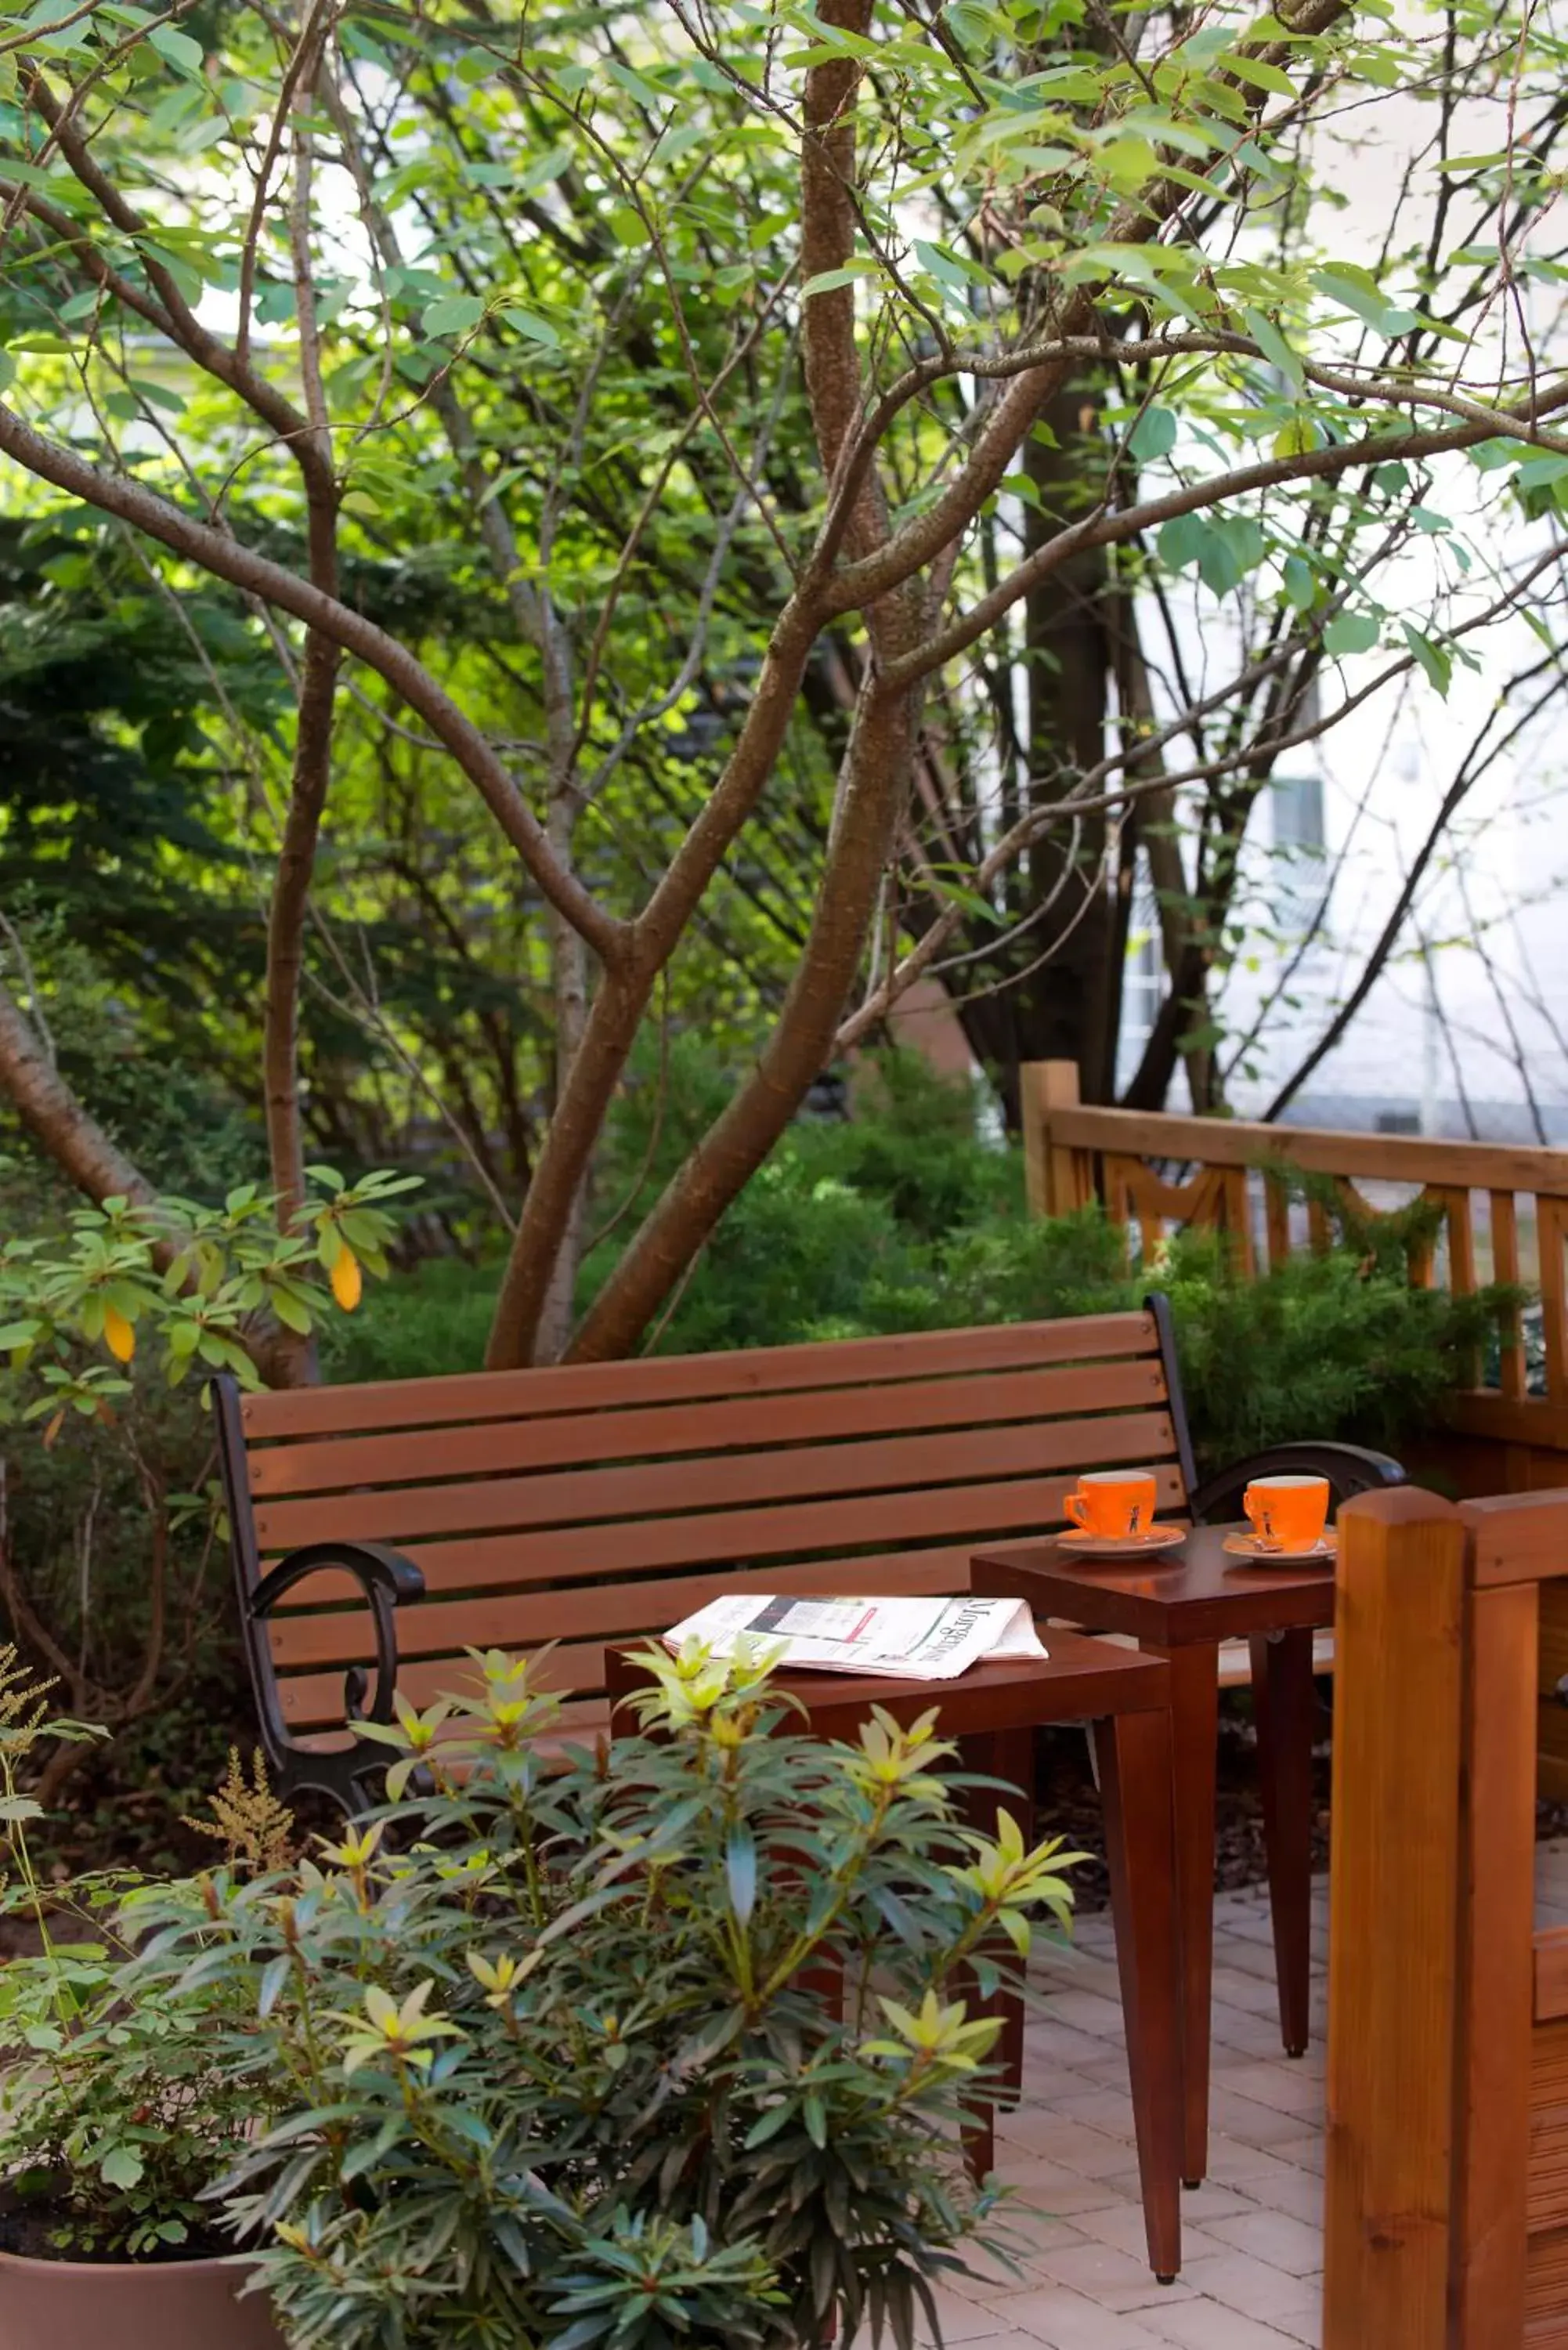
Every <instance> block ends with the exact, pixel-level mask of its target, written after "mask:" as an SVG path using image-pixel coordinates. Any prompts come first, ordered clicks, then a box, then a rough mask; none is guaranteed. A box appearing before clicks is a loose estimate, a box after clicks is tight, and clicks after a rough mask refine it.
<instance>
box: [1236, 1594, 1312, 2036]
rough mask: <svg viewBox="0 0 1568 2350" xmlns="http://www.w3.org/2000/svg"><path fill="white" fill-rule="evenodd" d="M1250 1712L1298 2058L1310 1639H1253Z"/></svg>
mask: <svg viewBox="0 0 1568 2350" xmlns="http://www.w3.org/2000/svg"><path fill="white" fill-rule="evenodd" d="M1251 1650H1252V1710H1253V1713H1254V1716H1255V1718H1256V1721H1257V1725H1258V1779H1259V1792H1260V1794H1261V1795H1262V1805H1263V1841H1264V1846H1265V1848H1266V1850H1267V1853H1268V1861H1269V1908H1270V1911H1271V1913H1272V1918H1273V1927H1274V1972H1275V1974H1276V1976H1277V1978H1278V1981H1279V1987H1280V2034H1281V2037H1282V2040H1283V2041H1284V2043H1285V2054H1286V2055H1287V2056H1304V2055H1305V2054H1306V2046H1307V2037H1308V2031H1309V2026H1308V2022H1307V2017H1308V2012H1309V2009H1310V2005H1311V1993H1312V1733H1313V1712H1314V1707H1315V1705H1316V1703H1317V1698H1316V1692H1315V1691H1314V1688H1313V1678H1312V1634H1311V1633H1310V1632H1299V1631H1298V1632H1284V1633H1281V1634H1279V1635H1278V1636H1276V1637H1275V1638H1272V1639H1269V1638H1262V1637H1254V1638H1253V1640H1252V1643H1251Z"/></svg>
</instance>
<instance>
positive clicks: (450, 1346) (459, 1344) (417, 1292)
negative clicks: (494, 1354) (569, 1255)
mask: <svg viewBox="0 0 1568 2350" xmlns="http://www.w3.org/2000/svg"><path fill="white" fill-rule="evenodd" d="M500 1285H501V1268H500V1266H499V1264H497V1263H487V1264H472V1263H469V1262H468V1260H467V1259H466V1258H464V1257H458V1256H436V1257H424V1258H421V1261H420V1262H419V1263H417V1264H414V1265H410V1267H409V1269H408V1270H407V1272H400V1273H397V1274H394V1276H393V1278H392V1279H391V1280H390V1281H386V1282H379V1283H378V1284H376V1286H375V1287H374V1288H373V1289H369V1290H367V1291H366V1293H365V1296H364V1299H363V1301H362V1303H361V1305H360V1307H359V1310H358V1313H357V1314H355V1315H352V1316H349V1315H338V1316H336V1317H335V1318H334V1319H333V1320H332V1321H330V1322H328V1323H327V1324H326V1325H324V1326H323V1328H322V1331H321V1334H320V1342H319V1355H320V1363H321V1376H322V1378H324V1379H330V1380H334V1381H341V1382H343V1383H345V1384H354V1383H357V1382H358V1381H360V1380H364V1379H424V1378H437V1377H439V1376H440V1374H441V1372H443V1371H472V1370H477V1369H478V1367H479V1366H480V1364H481V1363H483V1360H484V1342H485V1340H486V1338H487V1337H488V1336H489V1335H490V1317H491V1315H492V1314H493V1311H494V1308H495V1293H496V1291H497V1289H498V1288H499V1287H500Z"/></svg>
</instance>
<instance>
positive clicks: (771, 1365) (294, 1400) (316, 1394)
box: [240, 1314, 1158, 1444]
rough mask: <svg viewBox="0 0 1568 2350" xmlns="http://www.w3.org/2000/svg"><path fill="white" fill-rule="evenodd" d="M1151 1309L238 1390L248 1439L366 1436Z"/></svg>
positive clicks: (757, 1388)
mask: <svg viewBox="0 0 1568 2350" xmlns="http://www.w3.org/2000/svg"><path fill="white" fill-rule="evenodd" d="M1157 1347H1158V1337H1157V1334H1156V1331H1155V1327H1154V1320H1153V1316H1152V1315H1148V1314H1096V1315H1085V1316H1084V1317H1083V1318H1082V1319H1080V1320H1077V1321H1068V1322H1012V1323H1002V1324H1000V1325H998V1326H996V1327H994V1328H989V1329H983V1330H921V1331H916V1332H914V1333H912V1334H910V1335H909V1336H900V1337H897V1338H846V1339H841V1340H836V1341H835V1342H833V1343H832V1344H830V1345H826V1346H822V1345H815V1344H813V1345H809V1346H797V1347H746V1348H745V1349H743V1350H742V1351H740V1352H737V1353H733V1354H721V1355H652V1356H647V1357H642V1358H640V1359H639V1360H638V1361H637V1362H632V1363H566V1364H563V1365H562V1366H561V1367H559V1368H558V1369H555V1370H530V1371H472V1372H461V1373H459V1374H457V1375H456V1376H452V1377H447V1378H434V1379H384V1380H377V1381H373V1382H370V1383H368V1384H367V1385H364V1386H361V1387H343V1388H283V1389H280V1390H279V1391H278V1392H277V1393H275V1394H266V1395H247V1396H245V1397H244V1398H243V1399H242V1401H241V1405H240V1414H241V1419H242V1423H243V1425H244V1432H245V1440H246V1442H247V1444H254V1443H258V1442H262V1441H265V1440H270V1439H276V1438H283V1437H306V1438H309V1437H322V1436H338V1435H363V1434H365V1433H366V1432H367V1431H369V1430H377V1431H379V1430H387V1429H397V1428H440V1427H450V1426H462V1427H473V1426H477V1425H478V1424H479V1423H480V1422H481V1421H483V1420H489V1419H503V1420H505V1419H535V1418H537V1417H540V1416H542V1415H543V1414H545V1413H550V1412H570V1411H602V1410H605V1409H609V1408H611V1407H613V1406H617V1405H625V1404H639V1403H647V1402H656V1403H679V1402H696V1401H700V1400H707V1399H712V1398H714V1397H728V1396H738V1395H773V1394H778V1393H783V1392H786V1391H787V1390H789V1389H791V1388H831V1387H843V1388H857V1387H860V1386H862V1385H867V1384H869V1383H872V1382H879V1381H881V1380H884V1379H912V1378H935V1377H939V1376H940V1375H942V1374H943V1373H958V1372H966V1371H994V1370H1008V1369H1013V1368H1016V1367H1019V1366H1020V1365H1023V1364H1029V1363H1071V1362H1093V1361H1099V1360H1103V1359H1105V1358H1107V1357H1112V1356H1116V1355H1151V1354H1154V1353H1155V1352H1156V1350H1157Z"/></svg>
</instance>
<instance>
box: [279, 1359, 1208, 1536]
mask: <svg viewBox="0 0 1568 2350" xmlns="http://www.w3.org/2000/svg"><path fill="white" fill-rule="evenodd" d="M1165 1400H1166V1392H1165V1372H1164V1368H1163V1367H1162V1365H1161V1364H1160V1361H1159V1358H1158V1356H1155V1357H1143V1358H1142V1359H1138V1358H1128V1359H1125V1360H1118V1361H1114V1362H1111V1363H1106V1364H1073V1365H1065V1366H1056V1367H1039V1366H1035V1365H1031V1366H1030V1367H1028V1368H1027V1369H1024V1370H1020V1371H1003V1372H992V1373H975V1374H971V1375H969V1376H968V1377H960V1378H933V1379H900V1380H898V1382H896V1383H895V1384H890V1385H883V1386H880V1387H862V1388H850V1389H848V1390H847V1391H846V1390H845V1389H844V1388H823V1389H817V1390H810V1389H803V1390H800V1391H799V1392H796V1393H792V1394H787V1395H783V1396H774V1397H767V1398H758V1397H752V1396H743V1397H733V1396H726V1397H724V1398H723V1399H722V1400H720V1401H718V1402H714V1403H699V1404H672V1403H660V1404H657V1405H655V1404H645V1405H642V1406H639V1407H638V1408H637V1409H628V1410H623V1411H603V1412H581V1413H576V1414H570V1415H567V1414H559V1413H557V1414H551V1415H547V1416H539V1417H530V1418H528V1419H512V1420H486V1421H484V1422H483V1423H481V1424H480V1425H479V1426H477V1427H469V1428H441V1429H421V1430H405V1431H402V1432H400V1433H399V1434H396V1435H392V1436H348V1437H343V1436H338V1437H329V1438H327V1440H325V1441H323V1442H320V1443H311V1442H308V1441H300V1442H297V1443H291V1444H277V1445H272V1446H270V1447H258V1448H257V1449H256V1450H255V1451H253V1452H252V1454H251V1456H250V1469H251V1491H252V1492H253V1493H254V1495H255V1496H256V1499H257V1501H258V1502H265V1501H271V1500H275V1499H282V1498H285V1497H289V1498H294V1497H298V1496H301V1495H304V1494H307V1493H327V1492H344V1491H345V1490H348V1489H350V1488H353V1487H356V1486H361V1485H391V1484H401V1485H412V1484H420V1483H424V1482H434V1481H435V1480H437V1479H442V1478H465V1477H483V1476H496V1475H499V1474H502V1473H504V1472H505V1471H517V1470H524V1469H534V1468H549V1469H563V1468H566V1467H567V1466H569V1465H570V1464H571V1463H573V1462H575V1461H582V1462H594V1463H603V1462H610V1461H646V1460H650V1459H658V1458H660V1457H666V1458H667V1457H669V1456H670V1455H672V1454H687V1453H706V1452H725V1451H736V1450H739V1449H742V1448H744V1449H746V1450H748V1451H754V1450H765V1449H767V1448H771V1447H775V1446H780V1445H784V1444H801V1443H805V1442H807V1441H809V1440H812V1439H814V1438H815V1439H823V1438H849V1437H855V1436H874V1435H877V1434H879V1433H894V1432H898V1433H902V1434H911V1433H913V1432H914V1431H915V1430H919V1429H938V1428H967V1427H986V1426H997V1425H1000V1424H1002V1422H1004V1421H1008V1420H1023V1419H1060V1418H1062V1417H1063V1415H1064V1414H1065V1413H1067V1412H1072V1413H1074V1414H1075V1415H1076V1414H1081V1413H1086V1412H1096V1411H1113V1410H1132V1409H1145V1410H1147V1409H1149V1408H1150V1407H1151V1406H1154V1405H1158V1404H1161V1403H1163V1402H1165Z"/></svg>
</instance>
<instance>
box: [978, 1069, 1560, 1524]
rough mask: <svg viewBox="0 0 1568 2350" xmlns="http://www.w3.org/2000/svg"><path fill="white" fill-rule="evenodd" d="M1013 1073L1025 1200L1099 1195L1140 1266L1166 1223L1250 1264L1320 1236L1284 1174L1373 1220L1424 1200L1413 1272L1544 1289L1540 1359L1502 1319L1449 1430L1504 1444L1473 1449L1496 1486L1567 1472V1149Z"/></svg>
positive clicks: (1456, 1284) (1056, 1072)
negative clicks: (1105, 1092)
mask: <svg viewBox="0 0 1568 2350" xmlns="http://www.w3.org/2000/svg"><path fill="white" fill-rule="evenodd" d="M1022 1077H1023V1132H1024V1142H1025V1149H1026V1155H1027V1162H1028V1170H1029V1197H1030V1204H1031V1205H1032V1207H1033V1209H1034V1210H1035V1211H1036V1212H1037V1213H1039V1214H1042V1215H1059V1214H1064V1213H1066V1212H1067V1211H1070V1210H1072V1209H1075V1208H1082V1207H1084V1206H1086V1205H1087V1204H1088V1202H1089V1201H1092V1200H1096V1199H1097V1200H1099V1201H1102V1202H1103V1203H1104V1205H1105V1208H1106V1212H1107V1214H1108V1215H1110V1216H1111V1217H1112V1218H1113V1219H1114V1220H1115V1221H1116V1222H1117V1223H1119V1224H1122V1225H1124V1226H1125V1227H1126V1228H1127V1233H1128V1241H1129V1250H1132V1249H1136V1250H1137V1252H1138V1253H1140V1255H1141V1257H1142V1260H1143V1261H1144V1262H1146V1263H1147V1262H1149V1261H1150V1259H1151V1258H1152V1255H1153V1253H1154V1250H1155V1248H1156V1246H1157V1245H1158V1242H1159V1240H1160V1239H1161V1237H1162V1236H1163V1235H1164V1234H1165V1233H1167V1232H1170V1231H1172V1230H1174V1229H1179V1228H1188V1227H1191V1228H1195V1229H1199V1230H1212V1231H1217V1232H1222V1233H1224V1234H1226V1235H1228V1236H1229V1238H1230V1240H1231V1244H1232V1246H1233V1248H1234V1251H1235V1254H1236V1258H1237V1262H1238V1263H1239V1264H1240V1265H1241V1268H1242V1269H1243V1270H1245V1271H1247V1272H1249V1273H1251V1272H1255V1271H1256V1270H1257V1269H1258V1268H1259V1267H1260V1266H1262V1265H1272V1264H1277V1263H1279V1262H1280V1261H1281V1259H1282V1257H1284V1256H1286V1255H1288V1254H1289V1253H1291V1252H1292V1251H1293V1250H1294V1249H1299V1248H1310V1247H1314V1246H1315V1247H1322V1246H1323V1245H1324V1243H1325V1242H1326V1239H1327V1236H1328V1229H1329V1220H1328V1216H1327V1214H1326V1211H1324V1208H1323V1206H1322V1205H1321V1204H1320V1203H1318V1202H1315V1201H1314V1202H1311V1203H1308V1202H1306V1201H1300V1200H1293V1198H1292V1196H1291V1190H1290V1186H1289V1184H1288V1182H1287V1181H1286V1180H1284V1173H1283V1170H1300V1171H1301V1172H1302V1173H1303V1174H1309V1175H1318V1176H1326V1177H1328V1178H1330V1179H1331V1180H1332V1181H1333V1183H1334V1187H1335V1189H1336V1190H1337V1191H1338V1192H1339V1194H1340V1196H1341V1197H1342V1198H1343V1199H1345V1201H1347V1202H1349V1203H1351V1204H1353V1205H1354V1206H1355V1208H1356V1209H1357V1210H1358V1211H1360V1212H1361V1213H1364V1214H1366V1215H1368V1216H1374V1217H1375V1216H1376V1215H1378V1214H1380V1213H1386V1212H1388V1211H1390V1210H1391V1209H1393V1208H1395V1207H1397V1206H1398V1205H1402V1204H1403V1203H1404V1200H1407V1199H1410V1198H1414V1197H1417V1196H1420V1197H1422V1198H1424V1199H1426V1200H1428V1201H1430V1202H1431V1203H1432V1204H1433V1206H1434V1207H1435V1208H1436V1209H1437V1211H1438V1225H1437V1233H1436V1238H1435V1240H1434V1241H1433V1242H1432V1243H1430V1244H1428V1245H1427V1246H1425V1247H1423V1248H1417V1249H1413V1250H1412V1252H1411V1255H1410V1278H1411V1280H1412V1281H1413V1282H1416V1283H1418V1284H1422V1285H1423V1286H1427V1285H1430V1284H1433V1283H1436V1284H1438V1285H1440V1286H1443V1287H1447V1288H1449V1289H1452V1290H1453V1291H1455V1292H1456V1293H1459V1294H1462V1295H1469V1294H1470V1293H1472V1292H1473V1291H1474V1290H1475V1289H1476V1287H1477V1286H1478V1284H1485V1283H1487V1282H1490V1281H1494V1280H1495V1281H1499V1282H1506V1283H1510V1284H1523V1285H1525V1286H1527V1287H1531V1288H1535V1289H1538V1290H1539V1292H1540V1296H1541V1316H1540V1328H1541V1347H1540V1351H1539V1355H1538V1357H1536V1359H1534V1360H1533V1361H1532V1359H1531V1358H1530V1357H1529V1355H1528V1354H1527V1349H1526V1346H1525V1343H1524V1332H1523V1330H1522V1328H1521V1324H1520V1319H1519V1317H1518V1315H1515V1314H1511V1313H1508V1314H1503V1315H1500V1324H1501V1326H1500V1329H1499V1333H1498V1347H1497V1358H1496V1363H1495V1366H1493V1365H1478V1367H1477V1373H1478V1377H1477V1384H1476V1385H1475V1386H1474V1387H1473V1388H1470V1389H1469V1390H1468V1391H1467V1392H1465V1393H1464V1394H1462V1395H1461V1396H1460V1397H1459V1398H1458V1399H1456V1401H1455V1404H1454V1406H1453V1409H1452V1412H1451V1426H1452V1428H1453V1429H1454V1430H1455V1431H1457V1432H1458V1433H1459V1434H1460V1435H1463V1436H1467V1437H1469V1438H1472V1439H1475V1440H1480V1442H1481V1443H1482V1444H1483V1445H1485V1446H1486V1447H1489V1448H1490V1447H1502V1448H1506V1452H1505V1454H1504V1455H1502V1456H1499V1455H1495V1454H1494V1455H1493V1456H1492V1457H1491V1458H1490V1459H1488V1458H1487V1457H1486V1456H1485V1455H1483V1456H1481V1459H1482V1465H1483V1467H1484V1468H1489V1469H1490V1471H1491V1473H1490V1476H1487V1477H1486V1481H1485V1482H1486V1485H1487V1486H1488V1487H1490V1488H1495V1487H1496V1486H1497V1485H1506V1486H1508V1487H1510V1488H1514V1489H1523V1488H1526V1487H1528V1486H1530V1485H1532V1484H1535V1485H1540V1484H1545V1483H1549V1482H1550V1483H1555V1482H1562V1481H1563V1477H1564V1475H1565V1473H1568V1472H1565V1469H1564V1463H1563V1461H1562V1460H1553V1459H1552V1455H1556V1454H1564V1453H1568V1278H1565V1274H1564V1246H1565V1243H1568V1151H1561V1150H1543V1149H1513V1148H1511V1147H1508V1146H1505V1145H1501V1144H1494V1143H1480V1142H1438V1141H1429V1140H1428V1139H1426V1138H1425V1137H1417V1136H1414V1135H1394V1134H1334V1133H1326V1132H1324V1131H1322V1130H1321V1129H1317V1128H1307V1127H1278V1126H1254V1125H1248V1124H1245V1123H1243V1122H1241V1120H1231V1119H1226V1118H1181V1117H1173V1116H1168V1115H1164V1114H1160V1115H1154V1114H1146V1113H1145V1112H1143V1111H1139V1110H1121V1109H1096V1108H1089V1107H1085V1106H1083V1105H1082V1104H1081V1103H1080V1102H1079V1099H1078V1073H1077V1070H1076V1068H1075V1066H1074V1065H1073V1063H1072V1062H1070V1061H1037V1062H1033V1063H1030V1064H1028V1065H1026V1066H1025V1067H1024V1068H1023V1072H1022ZM1363 1186H1369V1187H1370V1189H1369V1190H1366V1189H1363V1188H1362V1187H1363ZM1395 1191H1397V1192H1398V1193H1401V1194H1402V1195H1403V1198H1398V1197H1395V1196H1392V1194H1393V1193H1394V1192H1395ZM1509 1456H1511V1457H1509ZM1461 1482H1469V1483H1470V1484H1471V1485H1472V1488H1473V1480H1462V1481H1461Z"/></svg>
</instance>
